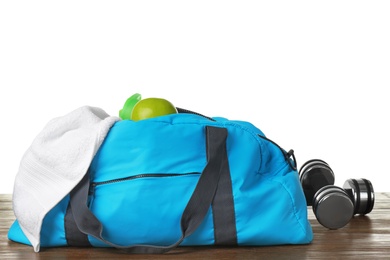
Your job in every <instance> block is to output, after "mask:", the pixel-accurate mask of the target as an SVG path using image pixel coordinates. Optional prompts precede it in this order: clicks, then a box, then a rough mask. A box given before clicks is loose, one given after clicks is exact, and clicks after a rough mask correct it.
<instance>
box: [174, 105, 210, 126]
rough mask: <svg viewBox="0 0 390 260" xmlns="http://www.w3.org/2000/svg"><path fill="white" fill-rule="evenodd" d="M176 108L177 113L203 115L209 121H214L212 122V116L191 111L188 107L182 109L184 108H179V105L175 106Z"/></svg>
mask: <svg viewBox="0 0 390 260" xmlns="http://www.w3.org/2000/svg"><path fill="white" fill-rule="evenodd" d="M176 109H177V112H179V113H184V114H193V115H197V116H201V117H204V118H206V119H208V120H211V121H214V122H215V121H216V120H215V119H214V118H211V117H208V116H205V115H202V114H199V113H197V112H194V111H191V110H188V109H184V108H180V107H177V108H176Z"/></svg>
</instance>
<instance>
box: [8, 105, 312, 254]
mask: <svg viewBox="0 0 390 260" xmlns="http://www.w3.org/2000/svg"><path fill="white" fill-rule="evenodd" d="M179 112H181V113H178V114H172V115H167V116H161V117H156V118H152V119H147V120H141V121H138V122H134V121H131V120H122V121H118V122H116V123H115V124H114V125H113V126H112V128H111V129H110V131H109V132H108V134H107V136H106V138H105V140H104V142H103V143H102V145H101V146H100V148H99V150H98V152H97V153H96V155H95V157H94V159H93V161H92V163H91V165H90V167H89V170H88V172H87V174H86V175H85V176H84V178H83V179H82V181H81V182H80V183H78V185H77V186H76V187H75V188H74V189H73V190H72V191H71V192H70V194H69V195H67V196H66V197H65V198H64V199H62V201H60V202H59V203H58V204H57V205H56V206H55V207H54V208H53V209H52V210H51V211H50V212H49V213H48V214H47V215H46V216H45V218H44V220H43V224H42V229H41V246H42V247H56V246H94V247H117V248H122V249H125V250H126V251H128V252H130V253H164V252H167V251H169V250H170V249H172V248H174V247H176V246H197V245H224V246H237V245H238V246H241V245H242V246H268V245H281V244H307V243H310V242H311V241H312V238H313V234H312V229H311V226H310V223H309V222H308V219H307V206H306V200H305V197H304V194H303V191H302V188H301V185H300V182H299V178H298V173H297V171H296V164H295V157H294V156H293V153H292V152H291V151H290V152H286V151H285V150H283V149H282V148H281V147H279V146H278V145H277V144H276V143H275V142H273V141H271V140H270V139H268V138H266V137H265V135H264V134H263V133H262V132H261V131H260V130H259V129H258V128H256V127H255V126H253V125H252V124H250V123H248V122H243V121H232V120H228V119H225V118H220V117H216V118H209V117H205V116H202V115H200V114H196V113H191V112H190V111H188V110H183V109H179ZM8 235H9V239H11V240H13V241H16V242H20V243H24V244H30V242H29V240H28V239H27V238H26V236H25V235H24V234H23V231H22V230H21V229H20V227H19V224H18V221H17V220H16V221H15V222H14V224H13V225H12V227H11V228H10V230H9V234H8Z"/></svg>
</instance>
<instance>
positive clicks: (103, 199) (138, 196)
mask: <svg viewBox="0 0 390 260" xmlns="http://www.w3.org/2000/svg"><path fill="white" fill-rule="evenodd" d="M199 177H200V173H196V172H195V173H185V174H158V173H157V174H155V173H154V174H139V175H135V176H130V177H127V178H121V179H114V180H109V181H105V182H97V183H92V184H91V191H90V205H89V207H90V210H91V211H92V212H93V213H94V215H95V216H96V217H97V218H98V219H99V221H100V222H101V223H102V225H103V237H104V238H105V239H106V240H108V241H110V242H112V243H115V244H119V245H131V244H153V245H169V244H172V243H174V242H176V241H177V240H178V239H179V238H180V236H181V230H180V219H181V216H182V213H183V211H184V209H185V207H186V205H187V203H188V201H189V199H190V197H191V195H192V193H193V191H194V189H195V186H196V184H197V182H198V180H199ZM209 215H211V214H209ZM207 219H209V220H207ZM210 221H211V223H210V224H211V225H212V217H210V216H209V217H206V222H210ZM207 226H208V225H207ZM206 236H207V237H209V236H210V239H209V240H210V241H209V242H210V243H212V242H213V234H212V228H211V232H210V234H209V235H206ZM89 239H90V242H91V244H92V245H94V246H106V245H105V244H104V243H102V242H100V241H98V240H96V239H94V238H92V237H90V238H89Z"/></svg>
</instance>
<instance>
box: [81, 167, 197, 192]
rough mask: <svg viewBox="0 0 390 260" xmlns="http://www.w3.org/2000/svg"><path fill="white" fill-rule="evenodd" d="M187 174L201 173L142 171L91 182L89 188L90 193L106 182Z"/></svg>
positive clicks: (195, 173)
mask: <svg viewBox="0 0 390 260" xmlns="http://www.w3.org/2000/svg"><path fill="white" fill-rule="evenodd" d="M187 175H200V173H199V172H188V173H142V174H138V175H133V176H129V177H124V178H118V179H113V180H108V181H99V182H91V185H90V188H89V194H90V195H91V194H93V193H94V191H95V188H96V187H97V186H99V185H105V184H112V183H118V182H123V181H129V180H134V179H141V178H153V177H154V178H156V177H157V178H165V177H176V176H187Z"/></svg>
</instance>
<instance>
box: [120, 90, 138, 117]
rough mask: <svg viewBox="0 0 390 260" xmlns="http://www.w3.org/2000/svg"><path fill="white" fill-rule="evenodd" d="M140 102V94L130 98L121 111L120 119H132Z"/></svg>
mask: <svg viewBox="0 0 390 260" xmlns="http://www.w3.org/2000/svg"><path fill="white" fill-rule="evenodd" d="M140 100H141V94H138V93H136V94H134V95H132V96H131V97H129V98H128V99H127V100H126V102H125V104H124V105H123V108H122V109H121V110H119V117H120V118H121V119H130V118H131V113H132V112H133V108H134V106H135V104H137V103H138V102H139V101H140Z"/></svg>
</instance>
